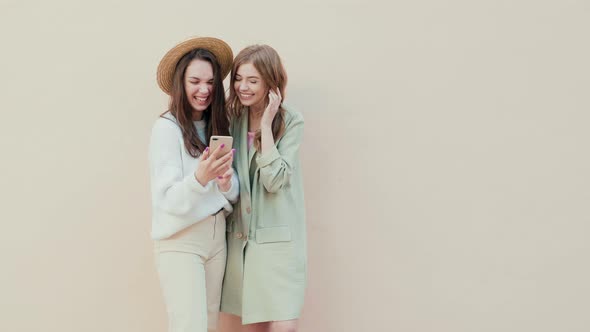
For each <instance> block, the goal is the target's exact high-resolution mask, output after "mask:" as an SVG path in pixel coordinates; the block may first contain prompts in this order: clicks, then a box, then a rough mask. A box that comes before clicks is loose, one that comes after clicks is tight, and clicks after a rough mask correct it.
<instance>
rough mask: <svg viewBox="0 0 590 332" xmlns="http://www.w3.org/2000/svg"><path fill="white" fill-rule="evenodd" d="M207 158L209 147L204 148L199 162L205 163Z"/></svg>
mask: <svg viewBox="0 0 590 332" xmlns="http://www.w3.org/2000/svg"><path fill="white" fill-rule="evenodd" d="M208 158H209V147H206V148H205V150H204V151H203V153H201V161H205V160H207V159H208Z"/></svg>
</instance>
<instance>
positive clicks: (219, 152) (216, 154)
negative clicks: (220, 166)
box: [212, 144, 225, 159]
mask: <svg viewBox="0 0 590 332" xmlns="http://www.w3.org/2000/svg"><path fill="white" fill-rule="evenodd" d="M224 148H225V144H221V145H220V146H219V147H217V149H215V151H213V154H212V156H213V157H215V159H219V157H221V155H223V150H224Z"/></svg>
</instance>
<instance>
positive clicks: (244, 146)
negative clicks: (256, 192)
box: [234, 112, 252, 194]
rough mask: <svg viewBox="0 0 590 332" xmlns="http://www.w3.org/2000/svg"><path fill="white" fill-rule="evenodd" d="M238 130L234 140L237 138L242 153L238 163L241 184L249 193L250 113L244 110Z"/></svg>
mask: <svg viewBox="0 0 590 332" xmlns="http://www.w3.org/2000/svg"><path fill="white" fill-rule="evenodd" d="M238 124H239V126H238V130H237V134H238V135H237V137H234V140H235V139H237V140H238V142H239V144H238V146H237V148H238V151H236V152H237V153H239V154H240V160H241V162H240V164H239V165H237V167H238V175H239V178H240V179H239V180H240V186H241V187H242V188H246V191H247V192H248V194H251V192H252V191H251V190H250V158H251V156H250V155H249V152H248V113H247V112H243V113H242V115H241V116H240V118H239V119H238Z"/></svg>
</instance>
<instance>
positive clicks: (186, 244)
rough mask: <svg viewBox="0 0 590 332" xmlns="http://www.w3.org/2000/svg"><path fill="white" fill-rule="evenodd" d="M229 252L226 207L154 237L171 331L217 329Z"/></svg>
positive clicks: (200, 331) (190, 331)
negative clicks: (180, 227)
mask: <svg viewBox="0 0 590 332" xmlns="http://www.w3.org/2000/svg"><path fill="white" fill-rule="evenodd" d="M226 255H227V249H226V244H225V217H224V214H223V211H221V212H219V213H218V214H216V215H214V216H210V217H208V218H207V219H205V220H201V221H199V222H197V223H196V224H194V225H192V226H190V227H187V228H185V229H183V230H182V231H180V232H178V233H176V234H174V235H172V236H171V237H169V238H167V239H164V240H159V241H155V256H156V257H155V258H156V267H157V270H158V274H159V276H160V285H161V288H162V293H163V295H164V302H165V304H166V310H167V312H168V330H169V332H206V331H207V330H208V329H209V330H215V329H216V325H217V317H218V314H219V303H220V301H221V285H222V282H223V274H224V272H225V259H226Z"/></svg>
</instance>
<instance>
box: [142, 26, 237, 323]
mask: <svg viewBox="0 0 590 332" xmlns="http://www.w3.org/2000/svg"><path fill="white" fill-rule="evenodd" d="M232 58H233V54H232V51H231V48H230V47H229V46H228V45H227V44H226V43H225V42H223V41H222V40H219V39H215V38H192V39H189V40H187V41H185V42H183V43H181V44H178V45H177V46H175V47H174V48H172V49H171V50H170V51H169V52H168V53H166V55H165V56H164V57H163V59H162V60H161V62H160V65H159V66H158V77H157V79H158V84H159V85H160V88H161V89H162V90H163V91H164V92H165V93H167V94H168V95H170V104H169V109H168V111H166V112H164V113H163V114H162V115H161V116H160V117H159V118H158V119H157V120H156V122H155V124H154V126H153V129H152V135H151V141H150V148H149V160H150V176H151V191H152V233H151V235H152V238H153V239H154V240H155V255H156V265H157V269H158V273H159V276H160V284H161V287H162V292H163V295H164V301H165V304H166V309H167V311H168V319H169V331H171V332H180V331H182V332H185V331H191V332H205V331H207V329H208V328H210V329H212V328H214V327H215V325H216V322H217V313H218V311H219V303H220V296H221V283H222V280H223V274H224V269H225V261H226V253H227V252H226V239H225V216H226V215H227V214H229V213H230V212H231V211H232V205H231V203H232V202H235V201H236V200H237V198H238V194H239V186H238V180H237V178H236V176H235V175H234V172H233V169H232V167H231V165H232V161H233V152H234V151H231V152H230V153H225V152H228V151H229V147H224V146H220V147H219V148H218V149H216V150H215V151H209V149H208V147H207V143H208V141H209V138H210V137H211V136H212V135H228V133H229V132H228V126H229V123H228V122H229V121H228V119H227V116H226V113H225V96H224V90H223V78H224V77H225V76H226V75H227V74H228V72H229V71H230V68H231V63H232ZM224 148H225V149H226V151H224V150H223V149H224Z"/></svg>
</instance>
